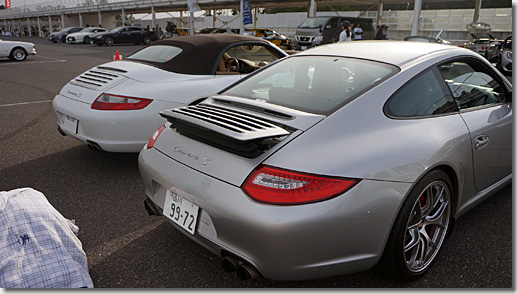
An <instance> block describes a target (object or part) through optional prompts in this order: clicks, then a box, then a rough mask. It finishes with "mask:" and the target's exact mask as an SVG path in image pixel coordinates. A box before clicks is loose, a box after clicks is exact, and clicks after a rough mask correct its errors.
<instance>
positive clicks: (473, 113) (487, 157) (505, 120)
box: [439, 58, 513, 191]
mask: <svg viewBox="0 0 518 294" xmlns="http://www.w3.org/2000/svg"><path fill="white" fill-rule="evenodd" d="M439 70H440V71H441V73H442V75H443V77H444V79H445V81H446V83H447V84H448V87H449V88H450V91H451V93H452V96H453V98H454V99H455V102H456V103H457V105H458V108H459V112H460V115H461V117H462V118H463V120H464V122H465V123H466V126H467V127H468V129H469V131H470V136H471V146H472V156H473V172H474V177H475V179H474V180H475V186H476V188H477V190H478V191H482V190H485V189H486V188H488V187H490V186H491V185H493V184H495V183H496V182H498V181H499V180H501V179H503V178H505V177H506V176H508V175H510V174H511V173H512V119H513V116H512V103H511V96H512V88H511V86H510V84H508V83H507V82H506V81H504V80H503V79H502V78H501V75H498V74H497V73H495V72H494V70H493V69H492V68H490V67H489V66H487V65H486V64H484V63H482V62H481V61H478V60H475V59H470V58H461V59H458V60H455V61H449V62H448V63H446V64H442V65H441V66H439Z"/></svg>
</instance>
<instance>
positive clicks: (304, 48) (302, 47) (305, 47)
mask: <svg viewBox="0 0 518 294" xmlns="http://www.w3.org/2000/svg"><path fill="white" fill-rule="evenodd" d="M300 49H302V50H306V49H308V46H301V47H300Z"/></svg>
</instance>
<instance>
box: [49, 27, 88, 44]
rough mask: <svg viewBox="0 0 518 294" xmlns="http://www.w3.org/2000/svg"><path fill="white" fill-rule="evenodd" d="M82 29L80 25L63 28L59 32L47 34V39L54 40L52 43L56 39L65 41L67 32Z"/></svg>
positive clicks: (70, 32)
mask: <svg viewBox="0 0 518 294" xmlns="http://www.w3.org/2000/svg"><path fill="white" fill-rule="evenodd" d="M82 29H83V28H81V27H70V28H64V29H62V30H61V31H59V32H55V33H52V34H49V41H51V42H54V43H57V42H58V41H61V42H63V43H66V42H67V36H68V34H72V33H77V32H79V31H81V30H82Z"/></svg>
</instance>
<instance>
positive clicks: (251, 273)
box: [236, 263, 260, 281]
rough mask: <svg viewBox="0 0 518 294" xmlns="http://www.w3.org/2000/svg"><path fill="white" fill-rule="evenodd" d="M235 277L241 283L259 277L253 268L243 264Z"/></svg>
mask: <svg viewBox="0 0 518 294" xmlns="http://www.w3.org/2000/svg"><path fill="white" fill-rule="evenodd" d="M236 275H237V277H238V278H239V279H240V280H242V281H246V280H250V279H255V278H257V277H259V276H260V274H259V273H258V272H257V270H256V269H255V268H254V267H252V266H250V265H248V264H244V263H243V264H241V265H240V266H239V267H238V268H237V270H236Z"/></svg>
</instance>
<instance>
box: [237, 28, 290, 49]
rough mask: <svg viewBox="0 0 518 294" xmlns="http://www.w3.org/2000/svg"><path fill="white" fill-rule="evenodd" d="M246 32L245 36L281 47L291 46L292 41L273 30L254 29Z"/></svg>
mask: <svg viewBox="0 0 518 294" xmlns="http://www.w3.org/2000/svg"><path fill="white" fill-rule="evenodd" d="M245 31H246V32H245V34H247V35H250V36H254V37H259V38H263V39H265V40H268V41H270V42H272V43H274V44H275V45H277V46H279V47H288V46H290V45H291V42H290V40H289V39H288V38H287V37H286V36H285V35H281V34H279V33H277V32H276V31H274V30H271V29H261V28H259V29H257V28H252V29H246V30H245Z"/></svg>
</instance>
